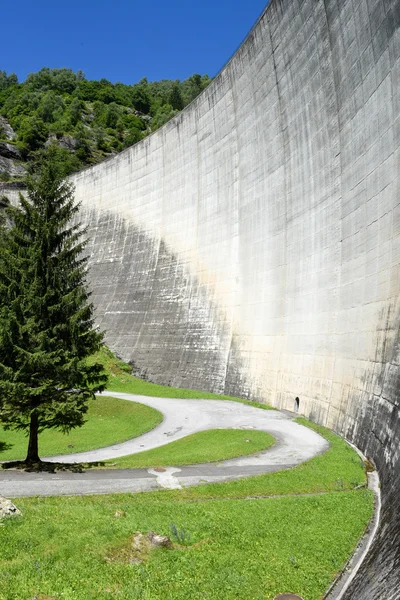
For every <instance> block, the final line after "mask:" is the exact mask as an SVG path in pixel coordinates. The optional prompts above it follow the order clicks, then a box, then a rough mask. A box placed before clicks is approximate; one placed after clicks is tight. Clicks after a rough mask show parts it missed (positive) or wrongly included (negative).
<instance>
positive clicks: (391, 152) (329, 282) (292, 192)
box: [73, 0, 400, 600]
mask: <svg viewBox="0 0 400 600" xmlns="http://www.w3.org/2000/svg"><path fill="white" fill-rule="evenodd" d="M399 25H400V0H271V2H270V4H269V6H268V8H267V9H266V11H265V12H264V14H263V15H262V17H261V18H260V20H259V22H258V23H257V24H256V26H255V27H254V29H253V31H252V32H251V33H250V35H249V36H248V38H247V39H246V40H245V42H244V43H243V44H242V46H241V47H240V48H239V50H238V51H237V53H236V54H235V55H234V56H233V57H232V59H231V60H230V61H229V62H228V63H227V65H226V66H225V67H224V68H223V69H222V71H221V73H220V74H219V75H218V76H217V77H216V78H215V79H214V81H213V82H212V84H211V85H210V86H209V87H208V88H207V89H206V90H205V91H204V93H203V94H201V96H199V97H198V98H197V99H196V100H195V101H194V102H193V103H192V104H191V105H190V106H189V107H188V108H187V109H186V110H185V111H183V112H182V113H180V114H179V115H178V116H177V117H176V118H175V119H174V120H173V121H171V122H170V123H168V124H167V125H166V126H165V127H164V128H162V129H161V130H159V131H157V132H156V133H154V134H153V135H152V136H150V137H149V138H147V139H145V140H143V141H142V142H140V143H139V144H137V145H136V146H134V147H133V148H130V149H128V150H126V151H125V152H123V153H122V154H120V155H119V156H117V157H115V158H113V159H110V160H108V161H106V162H105V163H103V164H101V165H97V166H94V167H93V168H90V169H87V170H85V171H83V172H81V173H79V174H77V175H76V176H75V177H74V178H73V181H74V183H75V185H76V197H77V199H78V200H80V201H81V202H82V211H81V216H82V218H83V220H84V221H85V223H87V225H88V227H89V233H90V239H91V243H90V247H89V248H88V251H89V252H90V260H91V272H90V278H91V284H92V287H93V290H94V294H93V301H94V303H95V305H96V308H97V321H98V323H99V325H100V326H101V327H102V328H104V329H106V330H107V338H106V339H107V342H108V344H109V345H110V346H111V347H112V348H113V349H114V350H116V351H117V352H118V354H119V355H120V356H121V357H122V358H124V359H125V360H129V361H131V363H132V365H133V367H134V369H135V371H136V372H137V373H138V374H140V375H142V376H147V377H149V378H150V379H152V380H154V381H158V382H161V383H167V384H172V385H182V386H185V387H194V388H203V389H204V388H206V389H208V390H212V391H218V392H221V391H225V392H228V393H231V394H243V395H245V396H249V397H252V398H257V399H261V400H263V399H264V400H267V401H268V402H270V403H271V404H273V405H275V406H277V407H279V408H283V409H290V410H293V406H294V402H295V398H299V410H300V413H302V414H305V415H306V416H311V417H312V418H313V419H314V420H316V421H318V422H320V423H321V424H323V425H327V426H328V427H331V428H332V429H334V430H336V431H338V432H339V433H341V434H342V435H343V436H345V437H346V438H348V439H349V440H351V441H352V442H354V443H355V444H356V445H357V446H358V447H359V448H360V449H361V450H362V451H363V452H364V453H365V454H366V455H367V456H368V457H369V458H371V459H372V460H373V461H374V462H375V463H376V465H377V467H378V470H379V472H380V476H381V481H382V489H383V496H382V521H381V527H380V529H379V531H378V535H377V538H376V542H375V543H374V544H373V546H372V548H371V550H370V552H369V553H368V556H367V558H366V560H365V562H364V567H363V568H362V569H361V570H360V571H359V573H358V575H357V577H356V578H355V579H354V580H353V582H352V584H351V587H350V588H349V590H348V591H347V592H346V596H345V600H348V599H349V598H352V599H353V600H359V599H362V600H380V599H382V600H398V598H399V597H400V510H398V507H399V497H400V424H399V404H400V399H399V398H400V393H399V392H400V337H399V322H400V300H399V289H400V276H399V275H400V266H399V257H400V194H399V191H400V190H399V173H400V150H399V141H400V116H399V112H400V28H399Z"/></svg>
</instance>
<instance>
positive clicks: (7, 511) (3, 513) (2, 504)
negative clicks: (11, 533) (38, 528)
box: [0, 496, 22, 519]
mask: <svg viewBox="0 0 400 600" xmlns="http://www.w3.org/2000/svg"><path fill="white" fill-rule="evenodd" d="M21 514H22V513H21V511H20V510H19V508H17V507H16V506H15V504H13V503H12V502H11V500H7V498H2V497H1V496H0V519H1V518H2V517H16V516H17V515H21Z"/></svg>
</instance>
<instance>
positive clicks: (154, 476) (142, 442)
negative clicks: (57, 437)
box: [0, 392, 329, 498]
mask: <svg viewBox="0 0 400 600" xmlns="http://www.w3.org/2000/svg"><path fill="white" fill-rule="evenodd" d="M108 393H109V394H110V392H108ZM112 396H113V397H115V398H121V399H123V400H130V401H132V402H140V403H142V404H146V405H148V406H151V407H153V408H155V409H157V410H159V411H160V412H161V413H162V414H163V416H164V420H163V422H162V423H161V424H160V425H158V426H157V427H156V428H155V429H153V430H152V431H149V432H148V433H145V434H144V435H142V436H140V437H137V438H134V439H132V440H128V441H127V442H123V443H121V444H114V445H113V446H108V447H106V448H99V449H98V450H92V451H90V452H81V453H79V454H68V455H64V456H57V457H47V458H46V460H51V461H54V462H65V463H72V462H92V461H103V460H107V459H114V458H117V457H120V456H126V455H129V454H134V453H137V452H144V451H145V450H150V449H152V448H158V447H160V446H163V445H165V444H168V443H170V442H172V441H175V440H178V439H180V438H183V437H185V436H187V435H190V434H192V433H197V432H199V431H204V430H206V429H229V428H235V429H246V430H250V431H251V430H252V429H257V430H259V431H266V432H268V433H270V434H271V435H273V436H274V438H275V439H276V443H275V445H274V446H273V447H272V448H270V449H269V450H266V451H265V452H260V453H258V454H255V455H252V456H247V457H242V458H235V459H230V460H226V461H223V462H220V463H210V464H200V465H193V466H186V467H168V468H166V469H165V471H163V472H158V471H154V470H153V469H113V470H111V469H109V470H105V469H104V470H97V469H93V470H88V471H86V472H84V473H71V472H68V471H67V472H58V473H26V472H23V471H17V470H15V471H14V470H9V471H0V495H2V496H6V497H7V496H8V497H14V498H15V497H21V496H36V495H39V496H58V495H76V494H103V493H117V492H140V491H149V490H155V489H159V488H180V487H186V486H190V485H196V484H200V483H211V482H216V481H227V480H232V479H238V478H240V477H245V476H249V475H258V474H261V473H268V472H272V471H278V470H280V469H287V468H289V467H293V466H295V465H297V464H299V463H301V462H304V461H305V460H308V459H310V458H312V457H313V456H315V455H317V454H320V453H322V452H324V451H326V450H327V448H328V446H329V444H328V442H327V441H326V440H325V439H324V438H322V437H321V436H320V435H318V434H317V433H315V432H314V431H312V430H311V429H309V428H308V427H303V426H302V425H299V424H298V423H294V422H293V421H292V419H291V418H290V417H289V416H287V415H286V414H284V413H282V412H279V411H276V410H263V409H260V408H255V407H252V406H248V405H245V404H240V403H239V402H230V401H225V400H224V401H220V400H183V399H182V400H181V399H176V398H154V397H150V396H136V395H134V394H124V393H117V392H112Z"/></svg>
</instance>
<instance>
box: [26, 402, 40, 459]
mask: <svg viewBox="0 0 400 600" xmlns="http://www.w3.org/2000/svg"><path fill="white" fill-rule="evenodd" d="M38 430H39V416H38V414H37V412H36V411H35V410H34V411H33V412H32V413H31V422H30V425H29V444H28V454H27V456H26V462H27V463H37V462H40V458H39V444H38Z"/></svg>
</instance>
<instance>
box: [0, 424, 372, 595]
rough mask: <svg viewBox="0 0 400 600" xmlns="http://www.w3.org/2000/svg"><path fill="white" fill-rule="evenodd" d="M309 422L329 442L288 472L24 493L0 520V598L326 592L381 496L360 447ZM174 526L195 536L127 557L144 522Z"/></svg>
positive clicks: (152, 527) (147, 526) (165, 529)
mask: <svg viewBox="0 0 400 600" xmlns="http://www.w3.org/2000/svg"><path fill="white" fill-rule="evenodd" d="M301 421H303V420H301ZM306 423H307V422H306ZM309 426H311V427H313V428H314V429H316V430H317V431H319V432H320V433H321V434H322V435H324V436H325V437H326V438H327V439H328V440H329V442H330V449H329V450H328V451H327V452H326V453H325V454H322V455H320V456H317V457H315V458H313V459H311V460H310V461H308V462H307V463H304V464H303V465H300V466H299V467H296V468H294V469H290V470H287V471H282V472H277V473H271V474H269V475H263V476H259V477H251V478H246V479H243V480H240V481H238V482H227V483H223V484H212V485H203V486H198V487H195V488H187V489H184V490H163V491H158V492H151V493H142V494H121V495H110V496H87V497H84V498H83V497H69V498H68V497H64V498H23V499H22V498H20V499H17V500H15V503H16V504H17V506H18V507H19V508H20V509H21V510H22V512H23V516H22V517H20V518H14V519H7V520H4V521H3V527H0V547H1V549H2V552H1V556H0V580H1V582H2V585H1V586H0V600H25V599H26V600H27V599H28V598H33V597H35V595H39V594H43V595H48V596H50V597H52V596H54V597H55V598H62V599H63V600H82V599H83V598H84V599H85V600H86V599H87V600H95V599H96V600H97V599H98V600H114V599H120V600H128V599H129V600H131V599H138V600H139V599H140V600H157V599H163V600H164V599H165V600H186V599H187V598H191V599H194V600H200V599H201V600H202V599H208V600H233V599H239V600H241V599H242V598H243V599H246V600H247V599H249V600H261V599H270V600H272V599H273V598H274V596H275V595H276V594H278V593H282V592H288V591H291V592H293V593H297V594H299V595H301V596H302V597H303V598H304V599H305V600H320V599H321V598H322V595H323V593H324V591H325V590H326V589H327V588H328V587H329V585H330V583H331V582H332V581H333V579H334V577H335V576H336V575H337V574H338V573H339V572H340V570H341V569H342V568H343V566H344V564H345V562H346V560H347V559H348V558H349V556H350V554H351V553H352V551H353V550H354V548H355V546H356V545H357V541H358V539H359V537H360V536H361V535H362V533H363V532H364V531H365V528H366V526H367V524H368V522H369V520H370V518H371V516H372V510H373V496H372V493H371V492H370V491H369V490H367V489H365V487H360V486H365V484H366V474H365V470H364V466H363V463H362V461H361V460H360V459H359V457H358V456H357V454H356V453H355V452H354V451H353V450H352V449H351V448H350V447H349V446H348V445H347V444H346V443H345V442H344V441H343V440H342V439H341V438H339V437H337V436H335V435H334V434H332V433H330V432H329V431H327V430H326V429H324V428H320V427H317V426H315V425H312V424H309ZM253 433H254V432H253V431H252V432H251V434H253ZM313 493H314V494H315V495H311V496H308V495H307V496H301V495H296V494H313ZM270 494H274V495H275V496H274V497H272V498H266V497H265V496H268V495H270ZM253 496H255V497H253ZM257 496H259V497H257ZM116 511H123V512H124V513H125V516H122V517H120V518H116V517H115V516H114V515H115V513H116ZM171 524H174V525H175V527H176V529H177V530H178V532H182V531H183V530H184V531H185V532H186V534H189V535H190V538H189V539H187V536H186V544H185V545H182V544H176V545H175V546H174V548H173V549H171V550H167V549H157V550H154V551H153V552H151V554H150V556H149V557H148V559H147V560H146V561H145V562H143V563H141V564H129V561H127V560H126V556H127V554H128V555H129V552H128V550H129V548H130V544H131V540H132V536H133V535H134V533H135V532H136V531H141V532H143V533H147V532H149V531H155V532H157V533H161V534H166V535H168V534H170V532H171ZM172 540H173V541H177V540H174V538H172ZM110 556H112V557H114V558H115V557H116V559H114V560H113V561H112V562H108V560H107V558H108V557H110ZM119 556H120V557H121V560H118V557H119ZM39 597H40V596H39Z"/></svg>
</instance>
